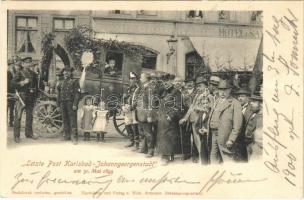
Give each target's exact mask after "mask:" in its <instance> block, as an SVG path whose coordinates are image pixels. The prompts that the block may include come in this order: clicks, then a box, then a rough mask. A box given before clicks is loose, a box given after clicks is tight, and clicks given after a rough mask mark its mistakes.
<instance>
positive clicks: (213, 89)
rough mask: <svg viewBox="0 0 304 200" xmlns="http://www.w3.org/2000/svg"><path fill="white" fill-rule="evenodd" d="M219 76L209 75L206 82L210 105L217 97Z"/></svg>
mask: <svg viewBox="0 0 304 200" xmlns="http://www.w3.org/2000/svg"><path fill="white" fill-rule="evenodd" d="M220 80H221V79H220V77H218V76H214V75H213V76H211V77H210V79H209V82H208V89H209V92H210V102H211V104H212V105H211V106H213V104H214V102H215V101H216V99H217V98H218V97H219V94H218V88H217V87H218V84H219V82H220Z"/></svg>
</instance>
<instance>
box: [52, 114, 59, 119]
mask: <svg viewBox="0 0 304 200" xmlns="http://www.w3.org/2000/svg"><path fill="white" fill-rule="evenodd" d="M60 116H61V114H60V113H59V114H58V115H55V116H52V118H53V119H55V118H57V117H60Z"/></svg>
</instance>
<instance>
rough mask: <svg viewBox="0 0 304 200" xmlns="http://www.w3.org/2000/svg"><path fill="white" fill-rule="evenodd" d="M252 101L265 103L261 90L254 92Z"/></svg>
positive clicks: (251, 97)
mask: <svg viewBox="0 0 304 200" xmlns="http://www.w3.org/2000/svg"><path fill="white" fill-rule="evenodd" d="M250 99H251V100H255V101H263V98H262V91H261V90H260V88H258V89H257V90H255V91H254V93H253V94H252V95H251V96H250Z"/></svg>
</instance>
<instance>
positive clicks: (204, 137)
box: [7, 10, 263, 165]
mask: <svg viewBox="0 0 304 200" xmlns="http://www.w3.org/2000/svg"><path fill="white" fill-rule="evenodd" d="M262 29H263V23H262V11H223V10H222V11H217V12H215V11H202V10H189V11H157V10H153V11H152V10H138V11H130V10H107V11H91V10H88V11H52V10H47V11H45V10H44V11H39V10H35V11H26V10H9V11H8V36H9V37H8V47H9V48H8V58H9V59H8V66H9V67H8V71H7V76H8V79H7V81H8V82H7V91H8V104H7V105H8V123H7V124H8V127H9V132H8V146H9V147H12V146H16V145H22V144H23V143H30V144H33V145H34V144H35V143H40V142H42V143H51V142H53V141H56V142H58V140H62V145H64V144H65V143H66V142H67V141H71V142H72V143H73V144H75V145H76V144H78V143H79V142H81V143H90V142H92V141H94V142H95V141H98V142H101V143H103V142H105V143H107V140H109V141H111V145H113V148H115V146H117V144H115V141H117V142H118V144H119V145H122V144H121V143H125V144H124V146H125V147H126V149H125V150H126V151H133V152H134V154H138V153H143V154H146V157H148V158H149V157H153V156H158V157H160V158H161V159H162V160H163V161H164V164H169V163H174V159H175V158H179V159H183V160H188V159H189V160H190V159H191V160H192V161H193V163H198V164H202V165H207V164H219V163H222V162H225V161H226V160H227V161H229V160H232V161H234V162H248V161H249V160H250V159H256V158H259V157H260V156H261V155H262V149H263V142H262V127H263V125H262V122H263V120H262V119H263V114H262V110H263V109H262V101H263V100H262V82H263V76H262V58H261V56H262V53H263V48H262ZM108 137H109V139H108ZM112 140H115V141H112Z"/></svg>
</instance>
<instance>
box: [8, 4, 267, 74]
mask: <svg viewBox="0 0 304 200" xmlns="http://www.w3.org/2000/svg"><path fill="white" fill-rule="evenodd" d="M261 14H262V13H261V12H260V11H248V12H243V11H240V12H238V11H200V10H191V11H152V10H134V11H126V10H106V11H60V12H59V11H21V10H11V11H9V12H8V57H11V56H13V55H16V54H18V55H21V56H25V55H29V56H32V57H33V59H34V60H37V61H39V60H40V59H41V57H42V55H41V39H42V38H43V35H44V34H46V33H49V32H55V34H56V41H57V42H58V43H60V44H63V39H64V35H65V34H66V33H67V32H68V31H69V30H70V29H72V28H74V27H76V26H79V25H88V26H90V27H92V28H93V29H94V30H95V31H96V33H97V34H96V37H98V38H104V39H116V40H119V41H126V42H130V43H133V44H137V45H142V46H145V47H146V48H147V49H148V50H149V51H147V52H148V53H147V55H144V57H143V60H142V62H141V66H142V68H145V69H151V70H159V71H164V72H169V73H172V74H175V75H177V76H180V77H181V78H187V79H192V78H193V77H194V76H195V73H196V71H195V70H196V66H202V65H203V66H208V67H210V68H211V70H212V71H217V70H221V69H224V68H225V69H237V70H251V69H252V67H253V65H254V62H255V58H256V56H257V52H258V47H259V44H260V41H261V38H262V16H261ZM107 54H109V55H106V56H107V57H108V56H111V57H115V58H116V59H117V63H119V65H121V66H120V68H123V67H124V62H123V59H124V57H123V56H121V55H120V54H119V53H117V52H107ZM202 63H203V64H202ZM58 67H62V63H61V61H60V59H59V58H58V57H56V56H55V57H54V60H53V63H52V68H50V70H53V71H54V72H55V70H56V68H58ZM50 74H54V73H52V72H51V73H50Z"/></svg>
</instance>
